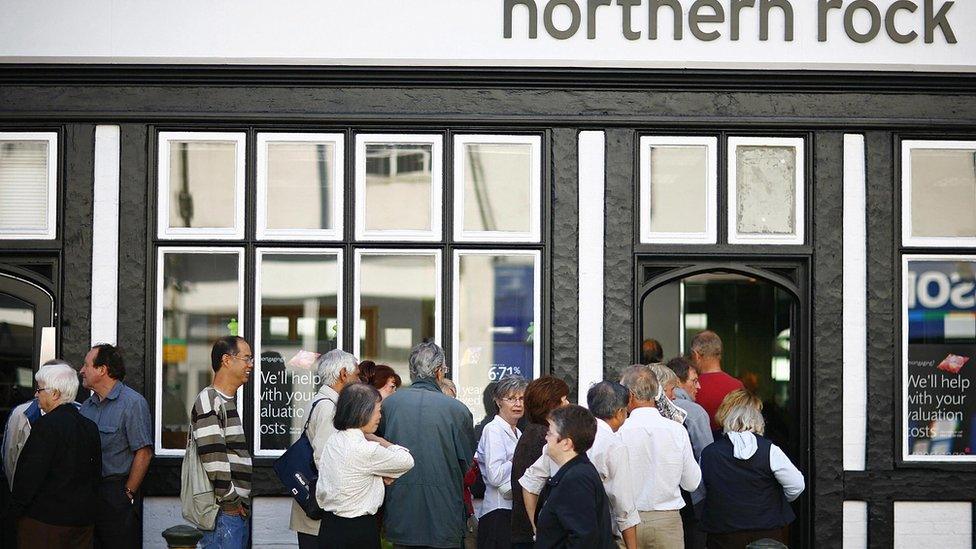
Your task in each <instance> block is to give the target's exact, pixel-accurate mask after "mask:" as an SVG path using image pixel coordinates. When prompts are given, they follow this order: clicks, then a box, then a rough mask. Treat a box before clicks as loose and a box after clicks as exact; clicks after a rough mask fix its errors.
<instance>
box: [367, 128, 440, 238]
mask: <svg viewBox="0 0 976 549" xmlns="http://www.w3.org/2000/svg"><path fill="white" fill-rule="evenodd" d="M432 150H433V145H431V144H429V143H368V144H367V145H366V188H365V193H366V194H365V197H364V199H365V220H364V221H365V228H366V230H367V231H389V230H396V231H430V230H431V229H432V228H433V221H432V218H431V214H432V211H431V201H432V198H431V195H432V193H433V181H432V174H431V156H432ZM438 206H439V205H438Z"/></svg>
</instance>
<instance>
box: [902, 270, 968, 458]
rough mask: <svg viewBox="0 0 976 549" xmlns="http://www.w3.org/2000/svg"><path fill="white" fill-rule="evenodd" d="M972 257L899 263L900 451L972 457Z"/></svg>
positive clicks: (922, 455) (915, 455) (913, 455)
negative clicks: (901, 272)
mask: <svg viewBox="0 0 976 549" xmlns="http://www.w3.org/2000/svg"><path fill="white" fill-rule="evenodd" d="M974 273H976V257H966V258H940V259H914V258H908V259H906V261H905V272H904V276H905V289H904V291H905V296H904V301H905V307H906V310H905V315H906V316H905V321H904V329H905V332H906V333H905V334H904V339H905V342H906V349H905V360H906V364H905V375H904V395H905V399H906V402H905V414H906V417H905V429H906V430H905V437H906V441H905V444H906V447H905V454H906V458H907V459H909V460H912V459H914V460H939V461H941V460H946V461H959V460H976V429H974V423H976V392H974V385H976V280H974Z"/></svg>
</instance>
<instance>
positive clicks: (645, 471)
mask: <svg viewBox="0 0 976 549" xmlns="http://www.w3.org/2000/svg"><path fill="white" fill-rule="evenodd" d="M617 434H618V435H619V436H620V439H621V440H622V441H623V443H624V445H625V446H626V447H627V455H628V457H629V459H630V473H631V475H632V478H633V482H634V486H635V488H636V490H637V509H638V510H640V511H674V510H677V509H681V508H682V507H684V506H685V502H684V500H682V499H681V490H679V487H680V488H684V489H685V490H687V491H689V492H693V491H694V490H695V488H698V485H699V484H700V483H701V469H700V468H699V467H698V463H696V462H695V455H694V453H693V452H692V450H691V440H689V439H688V432H687V431H685V428H684V427H682V426H681V425H680V424H678V423H676V422H674V421H671V420H670V419H665V418H664V417H663V416H661V413H660V412H658V411H657V408H637V409H635V410H634V411H633V412H631V413H630V417H628V418H627V421H625V422H624V424H623V426H621V427H620V430H619V431H618V432H617Z"/></svg>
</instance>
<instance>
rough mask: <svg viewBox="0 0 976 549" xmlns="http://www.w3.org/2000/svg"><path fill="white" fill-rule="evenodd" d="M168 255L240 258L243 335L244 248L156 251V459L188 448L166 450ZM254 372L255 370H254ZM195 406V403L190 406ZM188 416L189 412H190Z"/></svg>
mask: <svg viewBox="0 0 976 549" xmlns="http://www.w3.org/2000/svg"><path fill="white" fill-rule="evenodd" d="M166 254H226V255H236V256H237V300H238V301H237V334H238V335H240V336H241V337H243V336H244V248H217V247H205V246H199V247H197V246H160V247H159V249H158V250H157V251H156V320H155V321H156V326H155V328H156V368H155V370H156V373H155V380H156V388H155V389H154V395H155V399H156V402H155V406H154V408H155V412H156V417H155V422H154V423H155V425H154V426H153V429H154V431H155V434H156V440H155V442H154V446H155V450H156V455H157V456H183V455H184V454H185V453H186V448H179V449H177V448H163V447H162V443H163V419H162V418H163V329H162V328H163V284H162V282H163V268H164V267H165V261H164V256H165V255H166ZM252 373H253V369H252ZM237 404H238V414H239V415H240V417H241V418H243V417H244V413H245V406H246V403H245V401H244V386H243V385H242V386H241V387H240V388H239V389H238V390H237ZM190 405H191V406H192V405H193V404H192V402H191V403H190ZM187 412H188V413H189V410H187Z"/></svg>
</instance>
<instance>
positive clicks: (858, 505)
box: [844, 501, 868, 549]
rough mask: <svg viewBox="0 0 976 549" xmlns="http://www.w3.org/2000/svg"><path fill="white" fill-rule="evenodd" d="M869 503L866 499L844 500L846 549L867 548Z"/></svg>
mask: <svg viewBox="0 0 976 549" xmlns="http://www.w3.org/2000/svg"><path fill="white" fill-rule="evenodd" d="M867 547H868V504H867V502H865V501H845V502H844V549H867Z"/></svg>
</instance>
